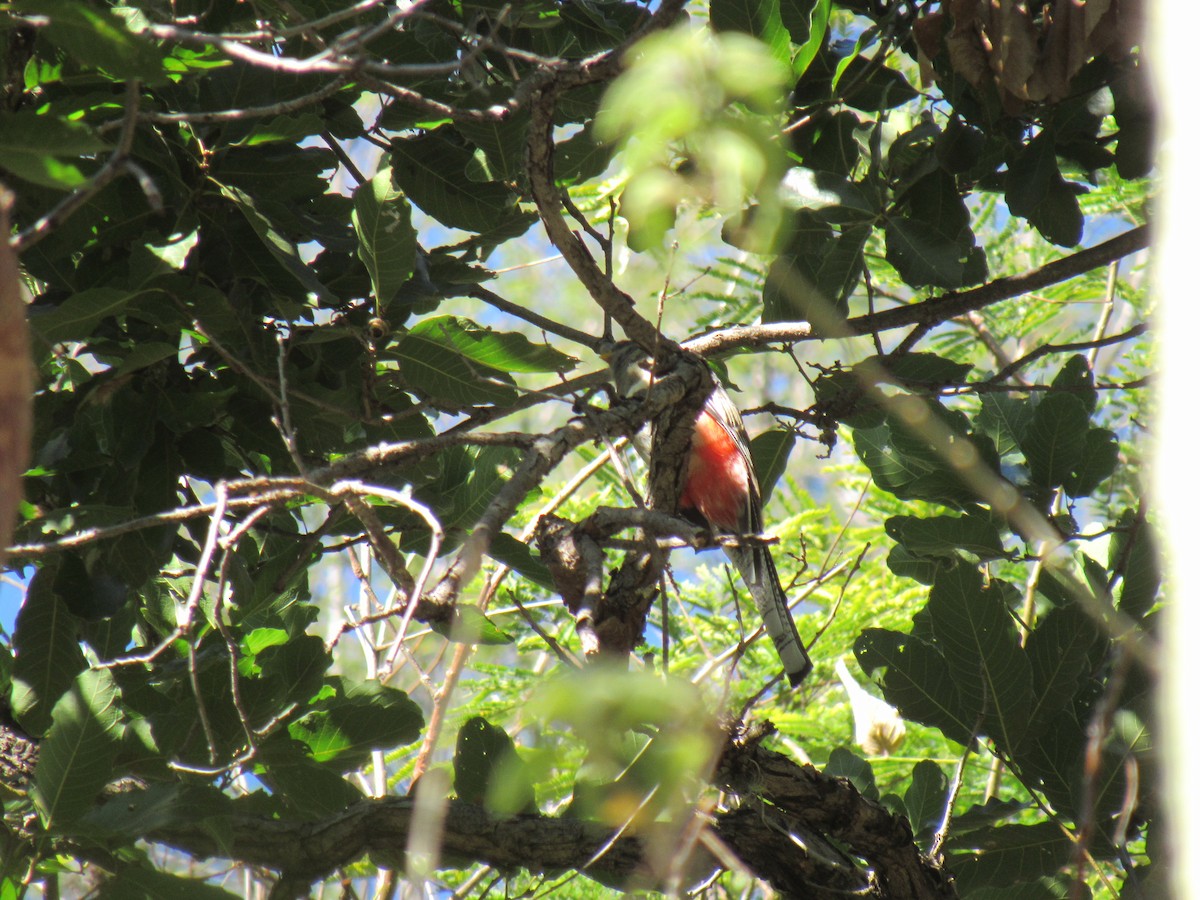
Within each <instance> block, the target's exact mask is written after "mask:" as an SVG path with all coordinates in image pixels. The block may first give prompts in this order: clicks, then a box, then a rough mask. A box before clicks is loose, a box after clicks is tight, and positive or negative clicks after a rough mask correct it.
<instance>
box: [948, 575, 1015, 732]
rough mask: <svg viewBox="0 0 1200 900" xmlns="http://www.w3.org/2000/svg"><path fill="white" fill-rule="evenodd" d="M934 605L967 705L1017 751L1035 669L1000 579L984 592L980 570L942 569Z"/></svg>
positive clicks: (950, 665)
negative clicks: (1022, 645) (1020, 640)
mask: <svg viewBox="0 0 1200 900" xmlns="http://www.w3.org/2000/svg"><path fill="white" fill-rule="evenodd" d="M928 609H929V614H930V619H931V621H932V623H933V633H934V636H935V637H936V639H937V643H938V646H940V647H941V648H942V651H943V653H944V654H945V658H946V664H947V668H948V670H949V672H950V677H951V678H952V679H953V680H954V683H955V684H956V685H957V686H958V690H959V693H960V694H961V696H962V698H963V701H964V702H965V703H966V705H967V708H968V709H970V710H972V712H973V713H974V714H976V715H978V714H980V713H982V714H983V722H984V730H985V732H986V733H987V734H988V735H989V736H990V737H992V738H993V739H994V740H995V741H996V742H997V743H999V744H1000V746H1001V747H1003V748H1004V749H1005V750H1007V751H1008V752H1010V753H1011V752H1012V751H1013V750H1014V749H1015V748H1016V747H1017V746H1018V744H1019V743H1020V741H1021V738H1022V736H1023V735H1024V733H1025V729H1026V728H1027V727H1028V725H1029V714H1030V710H1031V709H1032V707H1033V686H1032V673H1031V670H1030V663H1029V660H1028V659H1027V658H1026V656H1025V654H1024V653H1022V651H1021V648H1020V646H1019V645H1018V643H1017V630H1016V626H1015V625H1014V624H1013V620H1012V617H1011V616H1010V615H1009V614H1008V610H1007V608H1006V607H1005V605H1004V601H1003V599H1002V596H1001V592H1000V590H998V589H997V587H996V582H994V581H993V582H992V583H991V585H989V588H988V589H987V590H984V587H983V576H982V575H981V574H980V573H979V571H978V570H977V569H976V568H975V567H974V566H971V565H967V564H962V563H960V564H959V565H957V566H955V567H954V568H953V569H946V570H943V571H941V572H939V573H938V576H937V578H936V579H935V581H934V583H933V589H932V590H931V591H930V592H929V606H928Z"/></svg>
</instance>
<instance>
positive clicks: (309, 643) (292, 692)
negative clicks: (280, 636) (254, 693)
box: [256, 634, 333, 703]
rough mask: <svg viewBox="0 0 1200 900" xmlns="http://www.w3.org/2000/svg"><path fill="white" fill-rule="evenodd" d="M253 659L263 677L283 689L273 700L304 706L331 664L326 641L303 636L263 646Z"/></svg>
mask: <svg viewBox="0 0 1200 900" xmlns="http://www.w3.org/2000/svg"><path fill="white" fill-rule="evenodd" d="M256 659H257V662H258V664H259V665H260V666H261V667H262V671H263V676H264V678H265V679H268V680H270V681H274V682H277V683H278V684H277V687H282V690H281V691H278V692H277V693H276V695H275V697H274V700H275V702H276V703H286V702H288V701H290V700H295V701H297V702H300V703H303V702H305V701H307V700H309V699H311V698H312V696H313V695H314V694H316V693H317V691H318V690H319V689H320V687H321V681H322V679H323V678H324V676H325V670H326V669H328V668H329V666H330V665H331V664H332V662H333V660H332V658H331V657H330V655H329V652H328V651H327V650H326V649H325V642H324V641H323V640H321V638H319V637H317V636H316V635H315V634H302V635H300V636H299V637H291V638H289V639H288V641H287V642H286V643H283V644H274V645H272V646H269V647H265V648H263V650H262V651H261V652H260V653H259V654H258V656H257V657H256Z"/></svg>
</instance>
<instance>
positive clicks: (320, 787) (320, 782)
mask: <svg viewBox="0 0 1200 900" xmlns="http://www.w3.org/2000/svg"><path fill="white" fill-rule="evenodd" d="M303 747H304V745H303V744H301V743H299V742H290V746H286V747H285V746H284V745H283V742H275V745H274V746H273V747H271V748H270V749H269V750H268V751H264V754H263V758H264V762H265V763H266V773H265V774H264V775H263V776H261V777H263V778H264V779H265V780H268V781H269V782H270V783H272V784H273V786H274V787H275V788H276V789H277V791H278V792H279V793H281V794H282V795H283V797H284V799H285V801H286V802H287V803H288V805H289V806H291V807H292V808H293V809H294V810H295V811H296V813H298V814H299V815H300V816H302V817H303V818H306V819H321V818H324V817H327V816H332V815H335V814H337V813H340V812H343V811H345V809H346V807H347V806H349V805H350V804H352V803H354V802H356V801H358V800H361V799H362V794H361V793H360V792H359V790H358V789H357V788H356V787H354V785H352V784H351V783H350V782H349V781H347V780H346V779H345V778H342V776H340V775H338V774H337V773H336V772H334V771H333V770H332V769H330V768H328V767H326V766H322V765H319V764H318V763H316V762H314V761H313V760H312V759H310V758H308V757H307V756H306V755H305V754H304V752H303V750H302V748H303Z"/></svg>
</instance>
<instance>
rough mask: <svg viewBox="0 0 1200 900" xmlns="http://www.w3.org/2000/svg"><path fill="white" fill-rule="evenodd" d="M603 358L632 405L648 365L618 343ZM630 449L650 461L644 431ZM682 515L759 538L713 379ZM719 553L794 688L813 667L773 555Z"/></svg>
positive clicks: (755, 550) (740, 460) (735, 426)
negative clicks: (743, 589)
mask: <svg viewBox="0 0 1200 900" xmlns="http://www.w3.org/2000/svg"><path fill="white" fill-rule="evenodd" d="M602 355H604V356H607V358H608V363H609V367H610V369H611V370H612V374H613V382H614V384H615V386H616V389H617V392H618V393H619V394H621V395H622V396H624V397H636V396H637V395H638V394H639V393H642V392H645V391H647V390H649V387H650V384H651V379H650V371H651V363H650V359H649V355H648V354H647V353H646V351H645V350H643V349H642V348H641V347H640V346H639V345H638V344H636V343H634V342H632V341H622V342H620V343H617V344H616V345H615V347H614V348H613V349H612V350H611V352H609V353H605V354H602ZM633 444H634V447H635V448H636V449H637V451H638V453H639V455H641V456H642V458H643V459H646V460H647V461H648V460H649V457H650V446H651V441H650V433H649V426H648V427H647V428H645V429H643V430H642V432H640V433H639V434H637V435H634V437H633ZM679 508H680V511H681V512H684V513H688V512H693V511H694V512H696V513H698V514H699V516H700V518H701V519H703V520H704V522H705V523H706V524H707V525H708V527H709V528H710V529H712V530H713V531H714V532H716V533H718V534H724V535H733V536H736V537H745V536H746V535H757V534H760V533H761V532H762V527H763V508H762V490H761V488H760V487H759V483H758V476H757V474H756V473H755V471H754V461H753V459H752V458H751V456H750V438H749V436H748V435H747V434H746V426H745V425H744V424H743V423H742V414H741V413H740V412H738V408H737V406H736V405H734V402H733V400H731V399H730V397H729V394H728V393H726V391H725V389H724V388H723V387H722V386H721V384H720V382H719V381H717V379H716V378H714V379H713V389H712V393H710V394H709V396H708V399H707V400H706V401H705V403H704V408H703V409H702V410H701V411H700V414H699V415H698V416H697V417H696V424H695V428H694V430H693V432H692V444H691V449H690V455H689V457H688V461H687V471H686V474H685V476H684V485H683V492H682V494H681V495H680V500H679ZM724 549H725V554H726V555H727V556H728V557H729V560H730V561H731V562H732V563H733V565H734V567H735V568H736V569H737V570H738V572H739V574H740V575H741V576H742V580H743V581H744V582H745V583H746V587H747V588H748V589H749V591H750V595H751V596H752V597H753V598H754V602H755V605H756V606H757V607H758V612H759V615H760V616H761V617H762V620H763V624H764V626H765V627H766V631H767V635H768V636H769V637H770V638H771V641H772V643H773V644H774V645H775V651H776V653H778V654H779V659H780V661H781V662H782V663H783V670H784V673H785V674H786V675H787V678H788V681H789V683H790V684H791V686H792V687H796V686H798V685H799V684H800V683H801V682H802V681H804V679H805V677H806V676H807V675H808V673H809V672H811V671H812V668H813V664H812V660H811V659H810V658H809V655H808V652H807V650H805V647H804V642H803V641H802V640H801V638H800V634H799V633H798V632H797V631H796V623H795V622H793V621H792V615H791V611H790V610H789V609H788V602H787V595H786V594H784V592H783V586H782V585H781V584H780V582H779V573H778V572H777V571H776V569H775V562H774V560H773V559H772V558H771V554H770V551H769V550H768V549H767V548H766V547H765V546H763V545H761V544H748V545H740V546H739V545H731V544H726V545H725V547H724Z"/></svg>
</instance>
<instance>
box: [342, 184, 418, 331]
mask: <svg viewBox="0 0 1200 900" xmlns="http://www.w3.org/2000/svg"><path fill="white" fill-rule="evenodd" d="M351 221H352V222H353V223H354V232H355V234H357V235H358V257H359V259H361V260H362V261H363V264H364V265H365V266H366V267H367V271H368V272H369V273H370V275H371V287H372V288H373V290H374V292H375V300H376V303H377V304H380V306H377V307H376V308H377V309H378V308H382V305H383V304H387V303H388V302H389V301H390V300H391V299H392V297H394V296H395V294H396V292H397V291H398V290H400V287H401V285H403V284H404V283H405V282H406V281H408V279H409V278H411V277H412V274H413V267H414V266H415V264H416V258H417V232H416V230H415V229H414V228H413V226H412V210H411V209H409V206H408V201H407V200H406V199H405V198H404V194H403V193H401V192H400V191H398V190H396V189H395V188H394V187H393V186H392V173H391V170H390V169H387V168H384V169H383V170H381V171H380V172H379V174H378V175H376V176H375V177H374V178H372V179H371V180H370V181H368V182H367V183H366V184H363V185H360V186H359V188H358V190H356V191H355V192H354V212H353V214H352V217H351Z"/></svg>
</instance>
